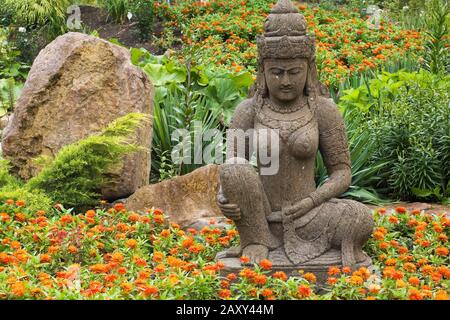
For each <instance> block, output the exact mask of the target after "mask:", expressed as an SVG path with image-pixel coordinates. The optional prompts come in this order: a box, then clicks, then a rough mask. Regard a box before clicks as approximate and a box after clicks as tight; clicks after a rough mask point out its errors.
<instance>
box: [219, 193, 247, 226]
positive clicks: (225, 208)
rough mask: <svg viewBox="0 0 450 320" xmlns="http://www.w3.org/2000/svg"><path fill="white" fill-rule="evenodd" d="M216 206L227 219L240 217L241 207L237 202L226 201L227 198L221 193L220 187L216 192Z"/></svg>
mask: <svg viewBox="0 0 450 320" xmlns="http://www.w3.org/2000/svg"><path fill="white" fill-rule="evenodd" d="M217 206H218V207H219V209H220V211H222V213H223V215H224V216H225V217H227V218H228V219H231V220H234V221H238V220H240V219H241V208H239V206H238V205H237V204H234V203H228V199H227V198H226V197H225V195H224V194H223V192H222V188H221V189H220V190H219V192H218V193H217Z"/></svg>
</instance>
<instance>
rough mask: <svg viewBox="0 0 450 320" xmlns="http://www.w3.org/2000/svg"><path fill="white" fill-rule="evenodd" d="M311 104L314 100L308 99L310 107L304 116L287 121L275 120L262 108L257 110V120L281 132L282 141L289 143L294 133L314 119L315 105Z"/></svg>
mask: <svg viewBox="0 0 450 320" xmlns="http://www.w3.org/2000/svg"><path fill="white" fill-rule="evenodd" d="M311 102H312V99H311V98H310V99H308V100H307V105H308V106H309V108H306V109H307V110H306V112H305V113H304V114H302V115H301V116H299V117H296V118H293V119H286V120H281V119H275V118H274V117H273V116H270V115H268V114H267V113H265V112H264V111H263V110H262V107H260V108H259V110H257V113H256V118H257V119H258V121H259V122H260V123H261V124H263V125H264V126H266V127H268V128H270V129H274V130H279V134H280V137H281V139H282V140H283V141H284V142H287V141H288V139H289V137H290V136H291V134H292V133H294V132H295V131H297V130H298V129H300V128H302V127H304V126H306V125H307V124H308V123H310V122H311V120H312V119H313V118H314V114H315V103H314V104H312V105H311ZM264 104H265V105H266V104H268V103H267V101H265V103H264Z"/></svg>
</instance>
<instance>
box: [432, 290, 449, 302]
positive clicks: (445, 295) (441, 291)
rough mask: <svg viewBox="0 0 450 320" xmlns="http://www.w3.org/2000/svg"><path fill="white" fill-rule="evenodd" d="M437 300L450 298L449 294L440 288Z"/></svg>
mask: <svg viewBox="0 0 450 320" xmlns="http://www.w3.org/2000/svg"><path fill="white" fill-rule="evenodd" d="M435 299H436V300H449V298H448V294H447V293H446V292H445V291H444V290H439V291H438V293H437V294H436V297H435Z"/></svg>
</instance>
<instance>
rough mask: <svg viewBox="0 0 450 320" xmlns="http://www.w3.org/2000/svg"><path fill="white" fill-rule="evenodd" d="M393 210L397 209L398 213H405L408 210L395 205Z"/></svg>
mask: <svg viewBox="0 0 450 320" xmlns="http://www.w3.org/2000/svg"><path fill="white" fill-rule="evenodd" d="M395 211H397V212H398V213H405V212H406V211H408V210H406V208H405V207H397V208H395Z"/></svg>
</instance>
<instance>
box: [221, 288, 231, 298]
mask: <svg viewBox="0 0 450 320" xmlns="http://www.w3.org/2000/svg"><path fill="white" fill-rule="evenodd" d="M219 297H220V298H221V299H228V298H229V297H231V291H230V290H228V289H222V290H220V291H219Z"/></svg>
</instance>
